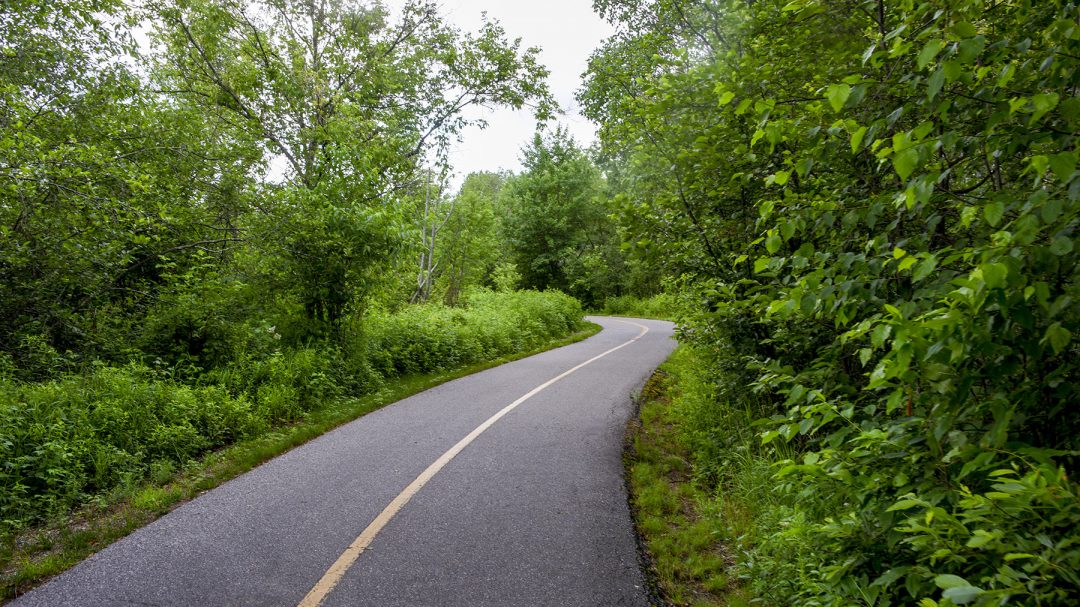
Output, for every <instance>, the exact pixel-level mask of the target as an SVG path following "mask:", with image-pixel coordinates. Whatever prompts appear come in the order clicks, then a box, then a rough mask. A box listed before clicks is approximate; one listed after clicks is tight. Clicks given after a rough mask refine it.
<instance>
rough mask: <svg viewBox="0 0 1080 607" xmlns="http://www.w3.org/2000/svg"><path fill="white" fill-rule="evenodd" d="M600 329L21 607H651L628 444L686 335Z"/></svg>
mask: <svg viewBox="0 0 1080 607" xmlns="http://www.w3.org/2000/svg"><path fill="white" fill-rule="evenodd" d="M592 320H594V321H595V322H599V323H600V324H602V325H603V326H604V331H602V332H601V333H599V334H597V335H596V336H594V337H592V338H590V339H588V340H585V341H583V342H579V343H577V344H573V345H570V346H566V347H563V348H558V349H556V350H551V351H548V352H545V353H543V354H539V355H537V356H533V357H530V358H527V359H522V360H519V361H515V362H513V363H509V364H506V365H502V366H500V367H496V368H493V369H489V370H487V371H484V372H481V373H478V374H475V375H472V376H469V377H465V378H461V379H458V380H455V381H452V382H448V383H446V384H443V385H441V386H438V387H436V388H433V389H431V390H428V391H426V392H423V393H421V394H418V395H415V396H413V397H410V398H408V399H405V400H403V401H401V402H399V403H396V404H394V405H391V406H389V407H386V408H384V409H381V410H379V411H376V412H374V413H371V414H369V415H367V416H365V417H363V418H360V419H358V420H356V421H355V422H352V423H350V424H347V425H345V426H342V427H341V428H338V429H337V430H334V431H332V432H330V433H328V434H326V435H324V436H322V437H320V438H318V439H316V440H313V441H311V442H310V443H308V444H306V445H304V446H302V447H299V448H297V449H295V450H293V451H291V452H289V453H287V454H285V455H283V456H281V457H279V458H277V459H274V460H273V461H271V462H268V463H267V464H265V465H263V466H261V467H259V468H257V469H255V470H253V471H251V472H249V473H248V474H245V475H243V476H240V477H238V478H236V479H234V480H232V481H230V482H228V483H226V484H224V485H222V486H221V487H219V488H218V489H215V490H213V491H210V492H208V493H206V494H205V495H203V496H201V497H199V498H198V499H196V500H194V501H192V502H190V503H188V504H185V505H184V506H182V507H180V508H178V509H177V510H175V511H174V512H172V513H171V514H169V515H167V516H165V517H163V518H161V519H160V520H158V521H156V522H155V523H152V524H151V525H148V526H147V527H145V528H143V529H141V530H139V531H137V532H135V533H133V534H132V535H130V536H128V537H127V538H125V539H123V540H121V541H119V542H117V543H115V544H113V545H112V546H110V547H109V548H107V549H105V550H103V551H101V552H100V553H98V554H96V555H94V556H93V557H91V558H89V559H87V560H86V561H84V562H83V563H82V564H80V565H78V566H76V567H75V568H73V569H71V570H70V571H68V572H66V573H64V574H62V575H60V576H58V577H57V578H56V579H54V580H53V581H51V582H49V583H48V584H46V585H44V586H42V587H41V588H38V589H36V590H34V591H32V592H30V593H29V594H27V595H25V596H24V597H21V598H20V599H17V600H16V601H15V602H14V603H13V605H15V606H17V607H35V606H39V605H40V606H45V605H48V606H69V605H70V606H76V605H78V606H82V605H87V606H89V605H94V606H100V605H185V606H186V605H223V606H225V605H227V606H237V605H258V606H276V605H280V606H287V607H293V606H296V605H298V604H300V603H301V601H304V600H305V597H307V599H308V600H309V601H311V600H313V599H314V600H315V603H321V604H322V605H327V606H331V605H350V606H359V605H378V606H380V607H389V606H392V605H403V606H404V605H409V606H422V605H432V606H434V605H440V606H449V605H463V606H464V605H469V606H482V605H492V606H496V605H497V606H506V605H560V606H562V605H583V606H584V605H590V606H591V605H645V604H646V599H645V593H644V590H643V588H642V587H643V586H644V583H643V578H642V574H641V571H640V568H639V565H638V562H637V554H636V548H635V544H634V538H633V527H632V522H631V519H630V513H629V510H628V508H627V505H626V496H625V491H624V486H623V483H622V464H621V449H622V434H623V429H624V427H625V423H626V421H627V419H628V418H629V416H630V415H631V414H632V411H633V405H632V402H631V394H632V393H633V392H634V391H636V390H637V389H638V388H639V387H640V386H641V384H642V383H643V382H644V381H645V379H646V378H647V377H648V375H649V373H650V372H651V371H652V370H653V369H654V368H655V367H656V366H657V365H659V364H660V362H662V361H663V359H664V358H666V357H667V355H668V354H669V353H670V351H671V349H672V347H673V345H674V344H673V341H672V340H671V334H672V326H671V324H670V323H665V322H660V321H646V320H636V319H625V320H619V319H608V318H594V319H592ZM627 321H630V322H627ZM635 325H636V326H635ZM639 327H647V328H648V329H649V330H648V332H645V333H643V332H642V330H641V329H640V328H639ZM541 386H542V387H541ZM523 393H525V396H523ZM511 405H512V406H511ZM463 437H466V438H468V441H467V442H466V440H465V439H463ZM448 454H449V457H447V456H448ZM433 462H434V463H433ZM439 462H441V463H439ZM436 464H437V465H436ZM418 480H422V482H420V483H419V485H418V486H417V481H418ZM410 486H412V487H413V488H414V489H415V490H414V491H411V492H409V491H408V488H409V487H410ZM403 490H406V491H405V493H408V497H407V498H406V499H404V500H403V501H402V499H401V498H402V495H403ZM395 500H397V501H398V503H397V506H396V507H390V509H391V510H392V512H390V513H389V516H386V515H387V511H388V505H391V506H392V505H393V504H394V503H395ZM380 517H382V520H381V522H379V524H378V525H377V529H375V533H369V534H367V536H365V535H364V532H365V530H368V528H369V527H371V524H372V521H379V520H380ZM361 539H362V540H363V541H362V542H361V549H360V550H359V551H356V550H355V548H356V547H357V545H358V544H357V542H358V541H359V540H361ZM350 550H352V551H353V553H354V554H350ZM342 559H345V561H347V562H344V561H342ZM335 563H338V564H339V565H343V566H341V567H339V568H338V570H337V571H336V572H333V570H334V567H333V565H334V564H335ZM328 568H329V570H328ZM330 573H333V576H332V577H333V580H332V582H333V583H331V584H328V585H324V588H323V589H324V590H325V592H319V591H318V590H319V587H320V586H319V584H320V583H321V582H323V581H325V580H326V576H327V575H329V574H330ZM313 593H314V595H313ZM312 604H314V603H312Z"/></svg>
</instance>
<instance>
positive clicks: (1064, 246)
mask: <svg viewBox="0 0 1080 607" xmlns="http://www.w3.org/2000/svg"><path fill="white" fill-rule="evenodd" d="M1072 251H1073V241H1072V238H1069V237H1068V236H1055V237H1054V239H1053V240H1051V241H1050V252H1051V253H1053V254H1054V255H1057V256H1058V257H1063V256H1065V255H1068V254H1069V253H1072Z"/></svg>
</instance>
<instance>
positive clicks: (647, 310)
mask: <svg viewBox="0 0 1080 607" xmlns="http://www.w3.org/2000/svg"><path fill="white" fill-rule="evenodd" d="M678 305H679V300H678V297H676V296H674V295H671V294H667V293H661V294H659V295H653V296H652V297H648V298H644V299H643V298H641V297H635V296H633V295H620V296H618V297H608V298H607V299H605V300H604V305H603V307H601V308H600V313H601V314H613V315H615V316H638V317H641V318H665V319H672V318H674V316H675V312H676V310H677V309H678Z"/></svg>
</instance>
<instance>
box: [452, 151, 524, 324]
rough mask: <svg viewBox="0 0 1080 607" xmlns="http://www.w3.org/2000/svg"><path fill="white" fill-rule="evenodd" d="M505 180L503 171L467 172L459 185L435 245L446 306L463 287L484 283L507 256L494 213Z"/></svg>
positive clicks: (455, 299) (496, 216) (456, 299)
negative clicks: (439, 241) (440, 268)
mask: <svg viewBox="0 0 1080 607" xmlns="http://www.w3.org/2000/svg"><path fill="white" fill-rule="evenodd" d="M506 181H507V176H506V175H505V174H502V173H486V172H484V173H472V174H470V175H469V176H468V177H466V178H465V182H464V183H462V184H461V191H460V192H458V195H457V198H456V199H455V201H454V211H453V213H452V214H451V215H450V217H449V220H448V221H447V223H446V226H445V228H444V235H443V240H442V241H441V243H440V247H439V256H440V259H441V260H442V263H443V268H444V271H443V277H444V278H443V282H444V287H443V289H444V296H443V298H444V301H445V302H446V303H447V304H448V305H454V304H456V303H457V302H458V300H459V298H460V296H461V293H462V292H463V291H464V290H465V289H466V288H468V287H470V286H474V285H480V284H482V283H484V282H485V281H486V280H487V279H488V278H489V277H490V275H491V273H492V272H493V271H494V269H495V266H496V264H497V263H498V262H499V261H500V260H503V259H504V258H507V257H508V256H509V252H508V251H507V250H506V246H505V244H504V243H503V242H502V241H501V239H500V234H501V231H502V230H501V224H500V216H499V213H498V201H499V196H500V194H501V192H502V189H503V186H504V185H505V183H506Z"/></svg>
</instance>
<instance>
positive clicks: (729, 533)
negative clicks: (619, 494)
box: [626, 346, 771, 607]
mask: <svg viewBox="0 0 1080 607" xmlns="http://www.w3.org/2000/svg"><path fill="white" fill-rule="evenodd" d="M713 396H714V395H713V393H712V387H711V384H710V383H709V382H708V381H707V379H706V378H704V377H703V376H702V369H701V366H700V359H699V358H698V357H697V356H696V355H695V353H694V352H693V350H692V349H691V348H689V347H687V346H680V347H679V349H677V350H676V351H675V353H674V354H672V356H671V357H670V358H669V359H668V361H667V362H665V363H664V364H663V365H662V366H661V367H660V369H658V370H657V371H656V373H655V374H654V375H653V376H652V377H651V378H650V379H649V381H648V383H646V384H645V387H644V388H643V389H642V391H641V395H640V398H639V404H640V415H639V418H638V420H635V422H634V423H632V425H631V427H630V433H629V436H628V439H629V441H630V443H629V451H628V452H627V456H626V463H627V478H628V480H629V486H630V503H631V506H632V508H633V511H634V517H635V520H636V523H637V527H638V531H639V533H640V534H641V536H642V539H643V540H644V543H645V548H646V550H647V551H648V555H649V562H650V564H651V568H652V571H653V573H654V574H655V576H656V581H657V583H658V585H659V588H660V592H661V593H662V596H663V598H664V599H665V600H666V601H668V602H670V603H671V604H672V605H678V606H689V607H707V606H712V605H731V606H733V607H735V606H741V605H750V602H749V597H748V596H747V592H746V589H745V587H746V583H745V581H744V580H741V579H740V577H739V576H740V571H739V568H738V566H737V563H738V561H739V559H738V558H737V551H738V550H739V548H740V542H744V543H749V535H750V534H751V533H752V532H753V531H754V530H753V528H752V526H751V525H750V523H751V521H752V520H753V516H752V513H753V512H755V511H756V510H757V509H758V508H759V507H760V505H759V502H758V500H759V499H760V498H761V497H762V496H763V495H767V487H768V486H769V484H770V482H771V481H770V476H771V474H770V471H769V467H768V466H767V465H766V466H762V467H760V468H759V469H758V470H756V471H754V470H749V469H744V470H742V472H743V473H745V474H748V475H749V476H748V477H747V478H743V479H740V480H741V482H739V483H734V482H729V483H725V484H724V487H723V489H722V490H721V491H720V493H719V495H718V494H717V492H716V490H715V489H716V487H717V479H716V478H710V477H708V476H707V475H705V474H703V471H704V470H706V469H707V466H703V465H701V464H703V463H704V462H703V459H702V457H701V456H700V453H701V451H700V445H701V443H702V442H703V438H704V435H703V433H708V432H715V430H716V423H715V420H714V419H711V417H712V416H713V415H712V412H713V411H715V407H714V400H713ZM703 418H704V419H703ZM705 440H707V439H705ZM755 472H756V473H755ZM695 474H696V475H698V476H695Z"/></svg>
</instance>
